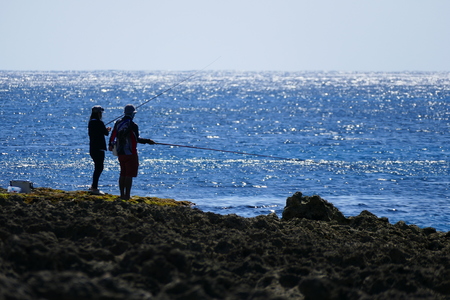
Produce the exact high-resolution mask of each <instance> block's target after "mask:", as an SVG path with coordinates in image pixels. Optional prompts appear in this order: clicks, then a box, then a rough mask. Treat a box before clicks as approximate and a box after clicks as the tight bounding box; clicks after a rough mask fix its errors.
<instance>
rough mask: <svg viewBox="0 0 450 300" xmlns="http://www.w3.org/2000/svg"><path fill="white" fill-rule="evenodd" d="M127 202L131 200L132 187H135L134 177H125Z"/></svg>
mask: <svg viewBox="0 0 450 300" xmlns="http://www.w3.org/2000/svg"><path fill="white" fill-rule="evenodd" d="M124 181H125V182H124V183H125V200H128V199H130V198H131V186H132V185H133V177H125V180H124Z"/></svg>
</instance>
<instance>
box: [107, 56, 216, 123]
mask: <svg viewBox="0 0 450 300" xmlns="http://www.w3.org/2000/svg"><path fill="white" fill-rule="evenodd" d="M219 58H220V56H219V57H218V58H216V59H215V60H214V61H212V62H211V63H209V64H208V65H207V66H205V67H203V68H202V69H200V70H197V71H196V72H194V73H193V74H191V75H190V76H188V77H186V78H185V79H183V80H181V81H179V82H177V83H176V84H174V85H172V86H170V87H169V88H168V89H165V90H164V91H162V92H161V93H159V94H157V95H156V96H154V97H152V98H150V99H149V100H147V101H145V102H143V103H141V104H139V105H138V106H136V109H138V108H139V107H141V106H143V105H145V104H147V103H149V102H150V101H152V100H154V99H156V98H158V97H159V96H161V95H163V94H165V93H167V92H168V91H170V90H172V89H173V88H175V87H177V86H179V85H180V84H182V83H183V82H185V81H187V80H189V79H190V78H192V77H193V76H195V75H196V74H197V73H198V72H200V71H203V70H204V69H206V68H207V67H209V66H210V65H212V64H213V63H215V62H216V61H218V60H219ZM123 116H124V114H122V115H120V116H118V117H117V118H115V119H114V120H112V121H109V122H108V123H106V124H105V125H108V124H110V123H112V122H114V121H116V120H118V119H120V118H122V117H123Z"/></svg>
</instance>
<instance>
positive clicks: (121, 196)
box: [119, 176, 126, 199]
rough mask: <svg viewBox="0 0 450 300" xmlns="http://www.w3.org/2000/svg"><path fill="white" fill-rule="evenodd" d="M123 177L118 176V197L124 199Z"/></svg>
mask: <svg viewBox="0 0 450 300" xmlns="http://www.w3.org/2000/svg"><path fill="white" fill-rule="evenodd" d="M125 178H126V177H123V176H120V177H119V189H120V199H125Z"/></svg>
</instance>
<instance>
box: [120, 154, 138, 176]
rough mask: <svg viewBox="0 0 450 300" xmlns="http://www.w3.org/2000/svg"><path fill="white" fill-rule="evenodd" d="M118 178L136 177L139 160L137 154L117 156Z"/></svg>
mask: <svg viewBox="0 0 450 300" xmlns="http://www.w3.org/2000/svg"><path fill="white" fill-rule="evenodd" d="M119 163H120V176H122V177H137V174H138V167H139V158H138V156H137V154H132V155H119Z"/></svg>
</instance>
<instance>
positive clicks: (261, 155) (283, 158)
mask: <svg viewBox="0 0 450 300" xmlns="http://www.w3.org/2000/svg"><path fill="white" fill-rule="evenodd" d="M155 145H164V146H173V147H184V148H191V149H201V150H208V151H218V152H228V153H234V154H242V155H251V156H260V157H267V158H274V159H281V160H292V161H305V160H304V159H300V158H285V157H279V156H272V155H263V154H255V153H247V152H238V151H230V150H219V149H212V148H204V147H195V146H187V145H176V144H167V143H155Z"/></svg>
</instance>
